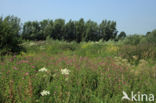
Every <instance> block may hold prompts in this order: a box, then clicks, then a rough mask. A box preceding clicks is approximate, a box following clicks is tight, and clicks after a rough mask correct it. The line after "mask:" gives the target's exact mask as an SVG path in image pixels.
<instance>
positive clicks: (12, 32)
mask: <svg viewBox="0 0 156 103" xmlns="http://www.w3.org/2000/svg"><path fill="white" fill-rule="evenodd" d="M0 28H1V29H0V55H4V54H10V53H19V52H20V51H21V49H22V46H21V45H20V44H21V43H22V41H21V39H20V36H19V32H20V19H18V18H17V17H14V16H7V17H5V18H4V19H3V18H2V17H1V18H0Z"/></svg>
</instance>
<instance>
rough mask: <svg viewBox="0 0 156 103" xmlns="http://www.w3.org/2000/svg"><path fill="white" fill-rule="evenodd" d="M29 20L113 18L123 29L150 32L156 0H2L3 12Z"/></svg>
mask: <svg viewBox="0 0 156 103" xmlns="http://www.w3.org/2000/svg"><path fill="white" fill-rule="evenodd" d="M8 15H14V16H17V17H19V18H20V19H21V22H22V23H24V22H26V21H33V20H37V21H41V20H43V19H53V20H55V19H58V18H62V19H65V20H66V22H67V21H69V20H70V19H72V20H79V19H80V18H84V20H85V21H87V20H89V19H91V20H93V21H95V22H97V23H98V24H99V23H101V21H102V20H105V19H107V20H113V21H116V23H117V30H118V31H119V32H121V31H125V32H126V33H127V34H146V32H148V31H152V30H154V29H156V0H0V16H3V17H5V16H8Z"/></svg>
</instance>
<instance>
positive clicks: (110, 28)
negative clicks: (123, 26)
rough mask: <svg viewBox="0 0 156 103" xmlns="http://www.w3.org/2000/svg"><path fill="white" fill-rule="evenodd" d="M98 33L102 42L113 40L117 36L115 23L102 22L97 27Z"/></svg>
mask: <svg viewBox="0 0 156 103" xmlns="http://www.w3.org/2000/svg"><path fill="white" fill-rule="evenodd" d="M99 33H100V36H101V38H103V40H106V41H107V40H109V39H115V37H116V35H117V29H116V22H114V21H107V20H103V21H102V22H101V24H100V26H99Z"/></svg>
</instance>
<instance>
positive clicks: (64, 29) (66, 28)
mask: <svg viewBox="0 0 156 103" xmlns="http://www.w3.org/2000/svg"><path fill="white" fill-rule="evenodd" d="M22 31H23V33H22V37H23V39H27V40H45V39H46V38H47V37H48V36H49V37H51V38H52V39H55V40H56V39H58V40H66V41H76V42H81V41H99V40H100V39H103V40H106V41H108V40H114V39H115V38H116V35H117V30H116V22H114V21H107V20H103V21H102V23H101V24H100V25H98V24H97V23H96V22H94V21H91V20H88V21H87V22H85V21H84V20H83V19H82V18H81V19H80V20H79V21H72V20H70V21H69V22H67V23H65V20H63V19H56V20H55V21H54V22H53V21H52V20H43V21H40V22H38V21H28V22H25V23H24V26H23V30H22Z"/></svg>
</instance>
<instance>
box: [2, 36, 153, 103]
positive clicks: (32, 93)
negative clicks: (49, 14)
mask: <svg viewBox="0 0 156 103" xmlns="http://www.w3.org/2000/svg"><path fill="white" fill-rule="evenodd" d="M22 45H23V46H24V47H25V48H26V50H27V52H21V53H20V54H18V55H12V56H11V55H6V56H3V57H1V60H0V103H134V102H137V101H129V100H121V99H122V97H123V93H122V92H123V91H125V92H126V93H127V94H128V95H129V96H130V95H131V92H132V91H133V92H134V93H136V94H137V93H138V92H139V93H140V94H141V93H142V94H144V93H146V94H155V95H156V61H155V56H156V48H155V47H154V46H152V45H151V46H149V45H145V44H144V45H141V44H140V45H136V46H135V45H124V44H123V43H122V42H113V41H107V42H102V41H99V42H81V43H76V42H65V41H57V40H52V39H48V40H46V41H37V42H35V41H25V42H24V43H23V44H22ZM136 99H137V100H138V97H136ZM145 100H146V98H144V99H143V101H139V102H137V103H149V102H150V101H149V99H148V101H145ZM152 103H154V101H153V102H152ZM155 103H156V102H155Z"/></svg>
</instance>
